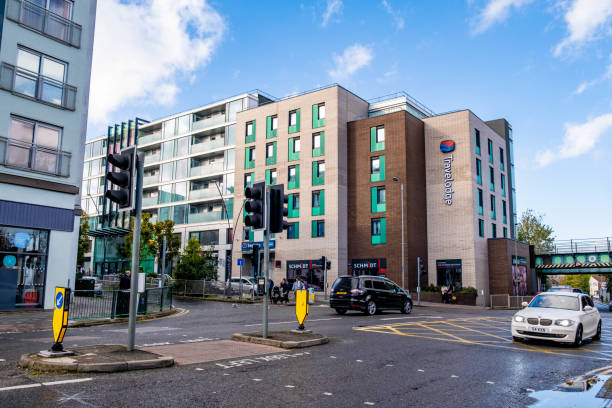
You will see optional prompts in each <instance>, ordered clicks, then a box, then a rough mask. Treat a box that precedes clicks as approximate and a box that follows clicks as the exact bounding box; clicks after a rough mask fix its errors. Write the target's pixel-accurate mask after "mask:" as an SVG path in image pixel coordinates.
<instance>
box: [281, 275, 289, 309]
mask: <svg viewBox="0 0 612 408" xmlns="http://www.w3.org/2000/svg"><path fill="white" fill-rule="evenodd" d="M280 289H281V302H283V303H285V304H289V282H287V279H285V278H283V280H282V281H281V284H280Z"/></svg>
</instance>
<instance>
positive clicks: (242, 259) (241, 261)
mask: <svg viewBox="0 0 612 408" xmlns="http://www.w3.org/2000/svg"><path fill="white" fill-rule="evenodd" d="M237 263H238V266H244V258H238V261H237Z"/></svg>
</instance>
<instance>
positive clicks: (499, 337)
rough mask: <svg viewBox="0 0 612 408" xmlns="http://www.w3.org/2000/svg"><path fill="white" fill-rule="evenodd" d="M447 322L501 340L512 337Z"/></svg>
mask: <svg viewBox="0 0 612 408" xmlns="http://www.w3.org/2000/svg"><path fill="white" fill-rule="evenodd" d="M447 324H449V325H451V326H455V327H459V328H461V329H464V330H469V331H473V332H475V333H479V334H484V335H485V336H489V337H493V338H496V339H501V340H504V341H508V342H510V339H508V338H505V337H501V336H497V335H495V334H491V333H487V332H484V331H482V330H476V329H472V328H469V327H466V326H462V325H460V324H456V323H447Z"/></svg>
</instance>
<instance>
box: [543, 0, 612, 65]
mask: <svg viewBox="0 0 612 408" xmlns="http://www.w3.org/2000/svg"><path fill="white" fill-rule="evenodd" d="M611 19H612V0H572V4H571V5H570V6H569V8H568V9H567V12H566V13H565V22H566V23H567V30H568V31H569V35H568V36H567V37H566V38H565V39H563V41H561V42H560V43H559V44H558V45H557V46H556V47H555V56H559V55H561V53H562V52H563V50H564V49H565V48H567V47H570V46H579V45H581V44H583V43H584V42H587V41H590V40H592V39H594V38H595V37H596V36H597V34H599V33H601V32H602V30H606V29H607V30H608V32H609V28H610V27H609V22H610V20H611Z"/></svg>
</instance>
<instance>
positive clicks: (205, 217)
mask: <svg viewBox="0 0 612 408" xmlns="http://www.w3.org/2000/svg"><path fill="white" fill-rule="evenodd" d="M222 219H223V211H205V212H201V213H189V216H188V223H189V224H196V223H199V222H212V221H221V220H222Z"/></svg>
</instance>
